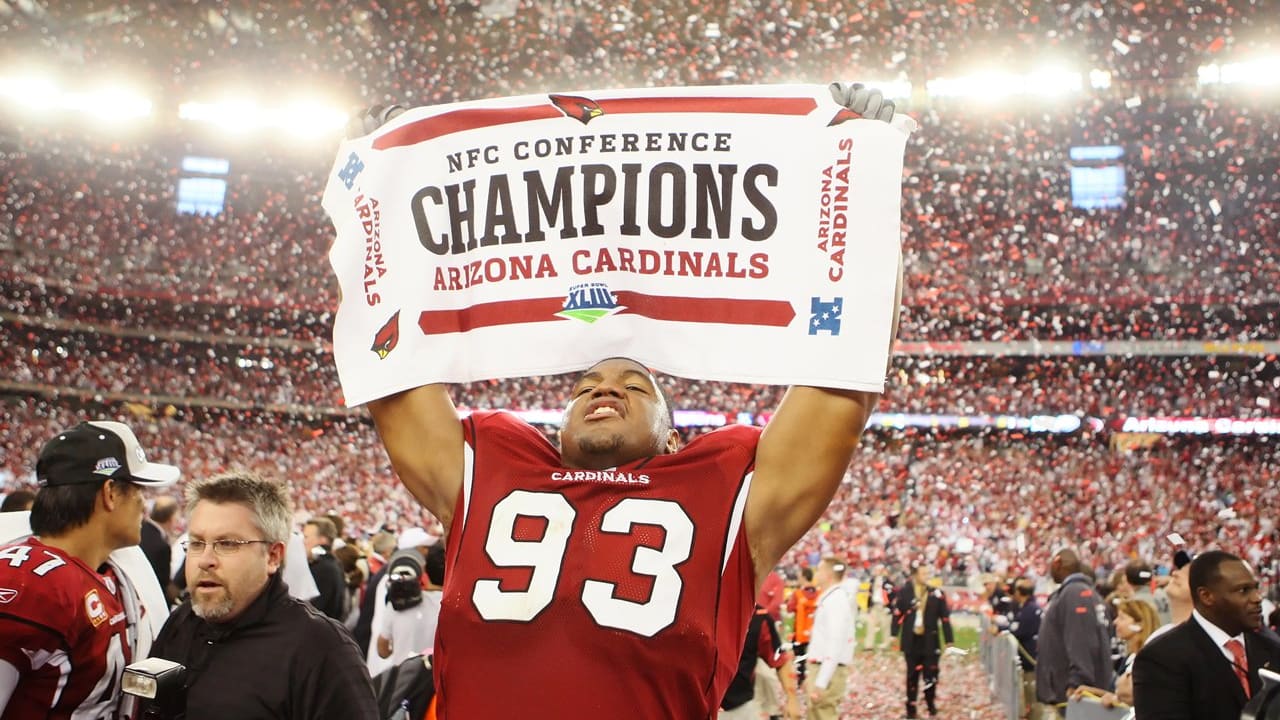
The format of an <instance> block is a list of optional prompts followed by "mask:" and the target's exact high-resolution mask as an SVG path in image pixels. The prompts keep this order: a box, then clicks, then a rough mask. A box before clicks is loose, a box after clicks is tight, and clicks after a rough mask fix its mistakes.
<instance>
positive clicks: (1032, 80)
mask: <svg viewBox="0 0 1280 720" xmlns="http://www.w3.org/2000/svg"><path fill="white" fill-rule="evenodd" d="M1083 85H1084V79H1083V77H1082V76H1081V75H1080V73H1078V72H1071V71H1069V70H1061V69H1058V68H1046V69H1043V70H1036V71H1033V72H1030V73H1025V74H1017V73H1008V72H1001V71H986V72H978V73H973V74H971V75H961V76H958V77H950V78H947V77H942V78H936V79H934V80H930V81H929V82H928V83H927V84H926V85H925V90H926V92H928V93H929V95H930V96H932V97H971V98H974V99H977V100H987V101H995V100H1002V99H1004V98H1007V97H1009V96H1011V95H1039V96H1041V97H1056V96H1061V95H1066V94H1068V93H1072V92H1077V91H1079V90H1080V89H1081V88H1082V87H1083Z"/></svg>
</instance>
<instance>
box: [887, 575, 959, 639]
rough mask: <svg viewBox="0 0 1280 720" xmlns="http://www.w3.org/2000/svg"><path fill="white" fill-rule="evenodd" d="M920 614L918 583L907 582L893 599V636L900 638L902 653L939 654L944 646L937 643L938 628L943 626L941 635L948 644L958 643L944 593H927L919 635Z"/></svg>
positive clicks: (934, 591)
mask: <svg viewBox="0 0 1280 720" xmlns="http://www.w3.org/2000/svg"><path fill="white" fill-rule="evenodd" d="M919 611H920V603H919V602H918V601H917V600H916V586H915V583H912V582H907V583H906V584H905V585H903V586H902V587H900V588H898V593H897V595H896V596H895V597H894V599H893V634H894V635H898V636H899V637H900V639H901V643H902V652H903V653H905V654H907V655H912V654H917V653H919V654H926V655H927V654H940V653H941V652H942V646H941V645H940V644H939V643H938V625H939V624H941V625H942V633H943V635H944V636H945V637H946V641H947V644H948V645H950V644H952V643H954V642H955V641H956V639H955V635H954V634H953V633H952V632H951V611H950V610H949V609H948V608H947V598H946V597H945V596H944V595H943V594H942V591H941V590H931V591H929V592H927V593H925V600H924V634H922V635H916V633H915V630H914V628H915V624H916V613H917V612H919Z"/></svg>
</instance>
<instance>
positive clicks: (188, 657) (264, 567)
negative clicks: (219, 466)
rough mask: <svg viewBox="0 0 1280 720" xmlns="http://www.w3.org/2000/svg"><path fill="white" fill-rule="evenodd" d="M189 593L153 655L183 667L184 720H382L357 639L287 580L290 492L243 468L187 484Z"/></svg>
mask: <svg viewBox="0 0 1280 720" xmlns="http://www.w3.org/2000/svg"><path fill="white" fill-rule="evenodd" d="M187 515H188V518H189V519H188V522H187V527H188V534H189V540H188V541H187V543H186V549H187V560H186V578H187V587H188V588H190V590H191V598H190V599H189V600H188V601H187V602H185V603H183V604H182V606H181V607H179V608H178V609H177V610H175V611H174V613H173V615H172V616H171V617H170V618H169V621H168V622H167V623H166V624H165V626H164V629H163V630H161V631H160V636H159V637H158V638H156V643H155V646H154V647H153V648H152V652H151V655H152V656H153V657H160V658H164V659H166V660H171V661H173V662H177V663H179V664H181V665H184V666H185V667H186V668H187V680H186V686H187V698H186V708H187V709H186V718H187V720H201V719H202V718H210V719H212V718H262V717H270V718H275V719H280V720H283V719H285V718H290V719H292V720H303V719H306V718H331V717H332V718H336V717H341V718H354V719H356V720H365V719H368V720H373V719H374V718H376V717H377V708H376V705H375V701H374V695H373V686H372V685H371V683H370V681H369V674H368V672H367V671H366V670H365V667H364V661H363V659H362V658H361V656H360V651H359V650H358V649H357V648H356V644H355V642H354V641H353V640H352V639H351V637H350V635H348V634H347V632H346V629H345V628H343V627H342V625H341V624H340V623H338V622H337V621H336V620H333V619H331V618H328V617H326V616H325V615H324V614H323V613H321V612H320V611H318V610H316V609H315V608H314V607H312V606H311V605H310V604H308V603H306V602H304V601H302V600H298V599H296V598H294V597H292V596H290V595H289V591H288V588H287V587H286V586H285V584H284V581H283V580H282V579H281V573H280V569H281V567H282V565H283V562H284V553H285V543H286V541H287V540H288V538H289V526H290V519H291V518H292V510H291V508H290V502H289V494H288V490H287V489H286V488H285V487H284V486H282V485H280V484H277V483H273V482H269V481H266V480H263V479H261V478H258V477H255V476H252V475H247V474H234V473H233V474H228V475H222V476H219V477H215V478H212V479H209V480H205V481H202V482H198V483H195V484H194V485H193V486H192V487H190V488H188V489H187Z"/></svg>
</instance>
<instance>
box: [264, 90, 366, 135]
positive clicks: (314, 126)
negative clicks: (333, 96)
mask: <svg viewBox="0 0 1280 720" xmlns="http://www.w3.org/2000/svg"><path fill="white" fill-rule="evenodd" d="M267 124H270V125H274V126H276V127H279V128H280V129H282V130H287V131H289V133H290V134H291V135H292V136H294V137H298V138H304V139H311V138H316V137H322V136H324V135H328V134H332V133H336V132H338V131H340V130H342V128H344V127H346V125H347V114H346V113H345V112H342V111H341V110H338V109H336V108H333V107H330V106H328V105H325V104H323V103H320V102H316V101H310V100H304V101H299V102H295V103H292V104H290V105H286V106H285V107H283V108H280V109H278V110H276V111H275V112H274V113H271V114H270V122H269V123H267Z"/></svg>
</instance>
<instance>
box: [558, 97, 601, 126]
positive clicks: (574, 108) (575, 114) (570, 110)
mask: <svg viewBox="0 0 1280 720" xmlns="http://www.w3.org/2000/svg"><path fill="white" fill-rule="evenodd" d="M548 97H550V98H551V102H552V103H553V104H554V105H555V106H556V107H558V108H560V112H562V113H564V114H565V115H567V116H568V117H571V118H573V119H574V120H577V121H578V122H580V123H582V124H583V125H586V124H587V123H589V122H591V121H592V120H593V119H595V118H598V117H600V116H601V115H603V114H604V109H603V108H601V107H600V105H599V103H597V102H596V101H595V100H592V99H590V98H584V97H578V96H577V95H549V96H548Z"/></svg>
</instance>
